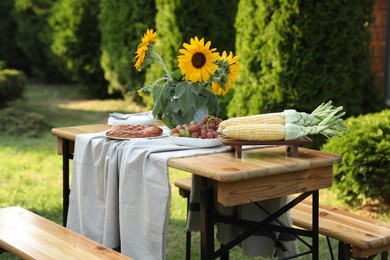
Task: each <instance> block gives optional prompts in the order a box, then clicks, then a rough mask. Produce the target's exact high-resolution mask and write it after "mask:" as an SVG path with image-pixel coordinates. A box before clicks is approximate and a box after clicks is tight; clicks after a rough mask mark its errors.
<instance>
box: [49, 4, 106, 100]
mask: <svg viewBox="0 0 390 260" xmlns="http://www.w3.org/2000/svg"><path fill="white" fill-rule="evenodd" d="M99 3H100V0H60V1H58V2H56V4H55V5H54V6H53V7H52V15H51V17H50V19H49V23H50V27H51V30H52V34H51V37H52V44H51V50H52V52H53V55H55V57H56V59H55V61H56V65H57V66H58V67H59V69H62V71H63V72H64V73H65V74H68V75H69V78H71V79H72V80H74V81H75V82H76V83H78V84H80V85H81V86H82V87H83V90H84V91H85V92H86V93H88V94H89V96H92V97H99V98H101V97H106V96H107V82H106V81H105V80H104V72H103V69H102V68H101V65H100V57H101V51H100V31H99V29H98V13H99V10H100V6H99Z"/></svg>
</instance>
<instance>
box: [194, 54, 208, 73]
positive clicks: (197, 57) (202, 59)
mask: <svg viewBox="0 0 390 260" xmlns="http://www.w3.org/2000/svg"><path fill="white" fill-rule="evenodd" d="M191 62H192V65H193V66H194V67H195V68H197V69H200V68H202V67H203V66H204V65H205V64H206V56H205V55H204V54H203V53H201V52H197V53H195V54H194V55H192V59H191Z"/></svg>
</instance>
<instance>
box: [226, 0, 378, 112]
mask: <svg viewBox="0 0 390 260" xmlns="http://www.w3.org/2000/svg"><path fill="white" fill-rule="evenodd" d="M374 4H375V1H374V0H370V1H366V0H361V1H357V2H356V1H353V2H352V1H344V2H343V4H341V5H340V4H339V1H337V0H328V1H311V0H302V1H298V0H279V1H267V0H242V1H240V3H239V7H238V12H237V17H236V30H237V38H236V49H237V54H238V55H239V56H240V61H241V69H240V70H241V71H242V73H241V74H240V75H239V77H238V79H237V83H236V84H235V85H234V89H235V95H234V97H233V99H232V101H231V102H230V104H229V107H228V115H229V117H233V116H243V115H250V114H257V113H264V112H277V111H281V110H283V109H286V108H295V109H297V110H300V111H305V112H311V111H312V110H313V109H314V108H315V107H316V106H318V105H319V104H320V103H322V102H325V101H328V100H332V101H333V102H334V104H337V105H342V106H344V108H345V111H347V113H348V116H351V115H354V116H357V115H359V114H362V113H367V112H375V111H380V109H381V108H383V105H384V100H381V94H380V88H379V86H376V85H375V81H374V74H373V72H372V69H371V54H370V50H369V48H368V46H369V42H370V30H369V29H370V28H369V25H370V24H371V23H372V20H373V19H372V17H371V13H372V9H373V6H374ZM248 17H253V19H248Z"/></svg>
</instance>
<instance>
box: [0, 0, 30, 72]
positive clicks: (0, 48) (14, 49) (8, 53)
mask: <svg viewBox="0 0 390 260" xmlns="http://www.w3.org/2000/svg"><path fill="white" fill-rule="evenodd" d="M13 12H14V0H1V1H0V39H1V40H0V61H1V60H3V62H4V64H6V67H7V68H12V69H18V70H23V71H26V72H28V71H29V69H30V64H29V63H28V62H27V60H26V57H25V55H24V53H23V52H22V50H21V49H20V48H19V47H18V45H17V44H16V39H15V37H16V30H15V28H16V21H15V19H14V18H13V16H12V13H13ZM1 69H2V68H1V64H0V70H1Z"/></svg>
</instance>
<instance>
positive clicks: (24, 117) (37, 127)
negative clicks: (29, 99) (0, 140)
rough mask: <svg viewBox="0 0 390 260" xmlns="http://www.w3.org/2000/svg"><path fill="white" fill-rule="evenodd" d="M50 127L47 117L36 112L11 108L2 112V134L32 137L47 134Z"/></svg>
mask: <svg viewBox="0 0 390 260" xmlns="http://www.w3.org/2000/svg"><path fill="white" fill-rule="evenodd" d="M48 128H50V126H49V125H48V124H47V123H46V122H45V117H44V116H43V115H41V114H38V113H36V112H28V111H25V110H23V109H19V108H15V107H9V108H5V109H2V110H0V132H1V133H4V134H9V135H23V136H30V137H37V136H40V135H41V134H42V133H47V129H48Z"/></svg>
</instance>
